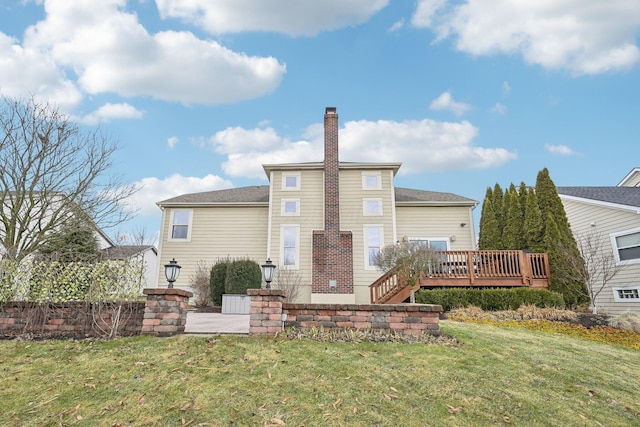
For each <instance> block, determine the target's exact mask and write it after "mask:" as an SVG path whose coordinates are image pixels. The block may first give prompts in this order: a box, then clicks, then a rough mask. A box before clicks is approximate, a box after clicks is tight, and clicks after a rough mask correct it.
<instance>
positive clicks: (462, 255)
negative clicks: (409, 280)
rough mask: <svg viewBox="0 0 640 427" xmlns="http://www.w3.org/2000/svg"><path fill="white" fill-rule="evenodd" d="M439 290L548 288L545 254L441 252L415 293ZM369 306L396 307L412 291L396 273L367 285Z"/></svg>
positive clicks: (421, 278) (424, 274)
mask: <svg viewBox="0 0 640 427" xmlns="http://www.w3.org/2000/svg"><path fill="white" fill-rule="evenodd" d="M442 287H532V288H547V287H549V259H548V257H547V254H540V253H528V252H524V251H442V252H438V253H437V256H436V258H435V259H434V261H433V263H432V265H430V267H429V271H424V272H421V274H420V276H419V279H418V283H416V285H415V286H414V290H417V289H419V288H442ZM369 292H370V296H371V303H372V304H384V303H398V302H402V301H404V300H405V299H406V298H408V296H409V294H410V293H411V289H410V288H409V286H407V284H406V283H402V281H401V280H399V279H398V277H397V275H396V274H395V271H393V270H391V271H390V272H387V273H385V274H384V275H382V276H381V277H380V278H379V279H378V280H376V281H375V282H374V283H372V284H371V285H369Z"/></svg>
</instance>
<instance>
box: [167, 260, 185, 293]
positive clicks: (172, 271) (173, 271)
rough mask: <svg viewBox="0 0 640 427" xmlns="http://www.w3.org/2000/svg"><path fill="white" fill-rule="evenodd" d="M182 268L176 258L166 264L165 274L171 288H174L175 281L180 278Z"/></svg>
mask: <svg viewBox="0 0 640 427" xmlns="http://www.w3.org/2000/svg"><path fill="white" fill-rule="evenodd" d="M181 268H182V267H181V266H179V265H178V261H176V259H175V258H174V259H172V260H171V261H169V264H165V265H164V275H165V277H166V278H167V281H168V282H169V288H173V282H175V281H176V280H178V276H179V275H180V269H181Z"/></svg>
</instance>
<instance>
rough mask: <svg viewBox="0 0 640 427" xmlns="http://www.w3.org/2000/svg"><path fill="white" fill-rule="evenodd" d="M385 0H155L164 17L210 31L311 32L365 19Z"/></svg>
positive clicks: (298, 33) (309, 33) (356, 23)
mask: <svg viewBox="0 0 640 427" xmlns="http://www.w3.org/2000/svg"><path fill="white" fill-rule="evenodd" d="M388 3H389V1H388V0H350V1H344V0H323V1H317V0H296V1H289V0H260V1H254V0H221V1H215V2H212V1H209V0H156V4H157V6H158V10H159V11H160V14H161V15H162V16H163V17H164V18H167V17H171V18H179V19H182V20H184V21H185V22H189V23H193V24H195V25H198V26H199V27H201V28H203V29H204V30H206V31H208V32H209V33H211V34H224V33H239V32H243V31H270V32H277V33H283V34H287V35H290V36H313V35H316V34H318V33H320V32H322V31H330V30H335V29H338V28H343V27H348V26H355V25H358V24H362V23H364V22H366V21H368V20H369V19H370V18H371V17H372V16H373V15H375V14H376V13H377V12H379V11H380V10H381V9H383V8H384V7H386V6H387V4H388Z"/></svg>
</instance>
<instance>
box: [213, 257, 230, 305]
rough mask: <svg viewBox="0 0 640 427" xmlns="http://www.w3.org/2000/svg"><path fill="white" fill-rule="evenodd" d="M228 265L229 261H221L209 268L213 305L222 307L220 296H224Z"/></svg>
mask: <svg viewBox="0 0 640 427" xmlns="http://www.w3.org/2000/svg"><path fill="white" fill-rule="evenodd" d="M230 264H231V260H229V259H223V260H219V261H218V262H217V263H215V264H214V265H213V267H211V274H210V276H209V286H210V287H211V300H212V301H213V305H222V294H224V284H225V282H226V280H227V269H228V268H229V265H230Z"/></svg>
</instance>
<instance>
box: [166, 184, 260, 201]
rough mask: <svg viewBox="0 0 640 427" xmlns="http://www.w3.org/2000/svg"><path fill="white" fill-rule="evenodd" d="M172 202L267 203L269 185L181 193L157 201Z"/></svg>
mask: <svg viewBox="0 0 640 427" xmlns="http://www.w3.org/2000/svg"><path fill="white" fill-rule="evenodd" d="M172 203H178V204H182V203H195V204H199V203H269V186H268V185H255V186H252V187H239V188H229V189H227V190H216V191H205V192H203V193H191V194H183V195H181V196H178V197H174V198H172V199H167V200H163V201H161V202H158V204H159V205H164V204H172Z"/></svg>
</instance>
